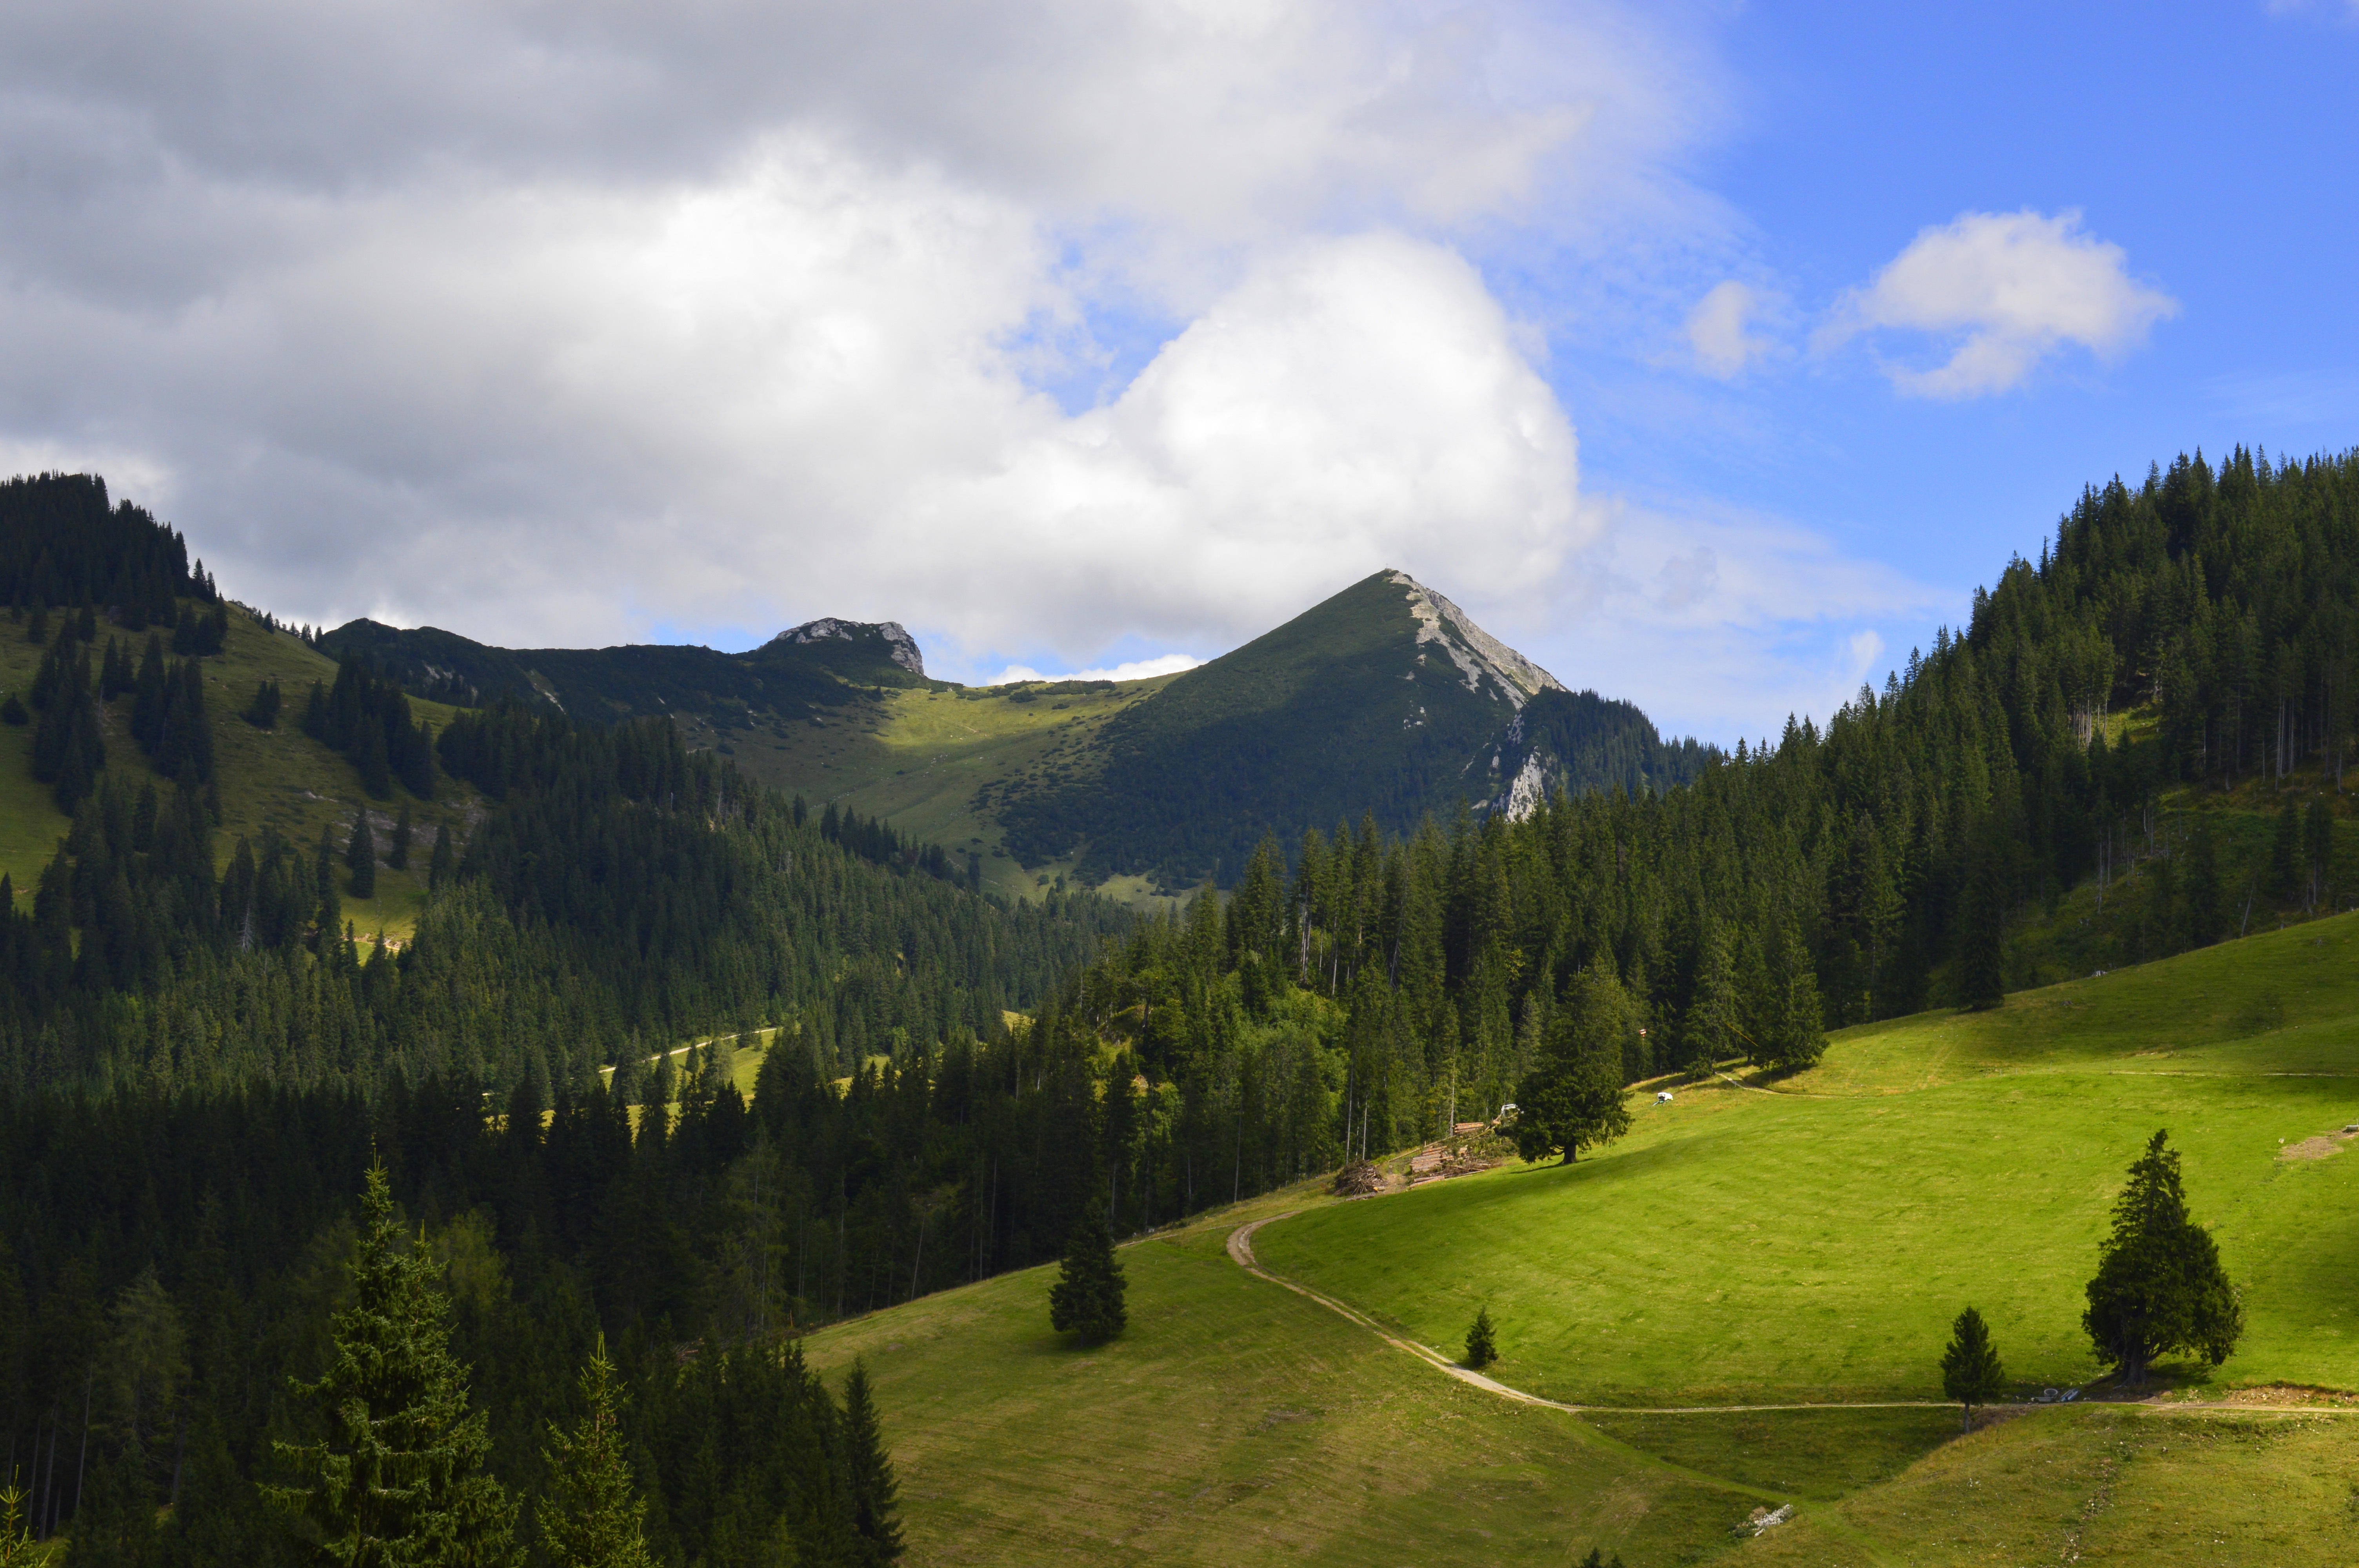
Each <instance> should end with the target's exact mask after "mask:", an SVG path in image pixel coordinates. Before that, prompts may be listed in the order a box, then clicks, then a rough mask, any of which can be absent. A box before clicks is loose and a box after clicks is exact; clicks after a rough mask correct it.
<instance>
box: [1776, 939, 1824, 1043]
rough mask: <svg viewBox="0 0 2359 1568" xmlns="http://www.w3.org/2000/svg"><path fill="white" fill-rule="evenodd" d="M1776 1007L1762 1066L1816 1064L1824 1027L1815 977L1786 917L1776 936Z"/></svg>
mask: <svg viewBox="0 0 2359 1568" xmlns="http://www.w3.org/2000/svg"><path fill="white" fill-rule="evenodd" d="M1776 994H1777V1012H1776V1014H1775V1017H1774V1022H1772V1024H1771V1027H1770V1031H1769V1036H1768V1038H1767V1040H1765V1041H1764V1042H1763V1044H1764V1045H1765V1046H1766V1047H1767V1053H1766V1054H1767V1060H1766V1061H1765V1062H1764V1063H1763V1065H1765V1066H1771V1067H1776V1068H1777V1069H1779V1070H1780V1071H1783V1072H1789V1073H1790V1072H1799V1071H1800V1070H1801V1069H1802V1068H1804V1067H1813V1066H1816V1065H1818V1061H1819V1058H1820V1057H1821V1056H1823V1055H1825V1054H1826V1051H1827V1031H1826V1020H1825V1016H1824V1014H1823V1013H1822V1012H1821V1011H1820V1002H1819V977H1818V973H1817V971H1816V970H1815V969H1814V968H1811V965H1810V949H1809V948H1808V947H1806V946H1803V944H1802V934H1801V932H1800V931H1799V930H1798V929H1796V927H1795V925H1794V922H1793V921H1792V920H1791V919H1788V921H1787V922H1786V923H1785V924H1784V925H1783V926H1781V927H1780V928H1779V931H1778V936H1777V993H1776Z"/></svg>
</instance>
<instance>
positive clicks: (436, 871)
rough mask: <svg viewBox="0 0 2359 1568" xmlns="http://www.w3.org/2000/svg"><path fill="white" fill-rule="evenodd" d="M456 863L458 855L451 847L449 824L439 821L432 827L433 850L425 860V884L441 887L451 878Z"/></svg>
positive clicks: (432, 887) (455, 868)
mask: <svg viewBox="0 0 2359 1568" xmlns="http://www.w3.org/2000/svg"><path fill="white" fill-rule="evenodd" d="M458 865H459V858H458V855H457V853H456V852H455V851H454V850H453V849H451V825H450V824H449V823H447V822H444V823H440V824H439V825H437V826H436V827H435V829H434V852H433V854H431V855H430V856H429V857H428V858H427V861H426V885H427V886H428V887H429V889H435V888H440V887H441V886H442V884H443V883H445V882H447V881H450V880H451V872H452V871H456V870H458Z"/></svg>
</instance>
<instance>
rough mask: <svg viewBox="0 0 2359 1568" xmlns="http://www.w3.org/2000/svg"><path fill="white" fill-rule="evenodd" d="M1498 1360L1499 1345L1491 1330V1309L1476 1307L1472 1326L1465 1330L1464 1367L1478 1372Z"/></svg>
mask: <svg viewBox="0 0 2359 1568" xmlns="http://www.w3.org/2000/svg"><path fill="white" fill-rule="evenodd" d="M1498 1358H1499V1343H1498V1339H1497V1337H1496V1336H1495V1334H1494V1333H1493V1332H1492V1328H1491V1309H1490V1308H1489V1307H1476V1308H1475V1309H1474V1322H1473V1325H1472V1326H1471V1327H1469V1328H1468V1329H1467V1330H1466V1365H1467V1366H1468V1367H1470V1368H1473V1369H1474V1370H1475V1371H1477V1372H1479V1371H1481V1370H1482V1369H1483V1368H1485V1367H1488V1366H1489V1365H1490V1364H1491V1363H1492V1362H1494V1361H1496V1360H1497V1359H1498Z"/></svg>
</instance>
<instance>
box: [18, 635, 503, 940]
mask: <svg viewBox="0 0 2359 1568" xmlns="http://www.w3.org/2000/svg"><path fill="white" fill-rule="evenodd" d="M114 634H115V635H117V636H122V635H124V633H119V632H117V633H114ZM106 635H107V633H106V632H105V631H104V630H102V631H101V633H100V635H99V641H98V643H97V646H98V647H100V648H103V647H104V646H105V639H106ZM145 644H146V637H145V635H144V634H142V635H141V636H139V637H138V638H136V639H134V640H133V646H134V648H135V651H136V648H138V647H143V646H145ZM40 655H41V650H40V649H38V648H37V647H35V646H33V645H32V644H31V643H27V641H26V640H25V628H24V623H23V622H20V621H14V620H9V619H6V618H0V690H16V691H22V690H23V689H24V688H25V687H27V685H29V684H30V682H31V679H32V676H33V671H34V668H35V666H36V665H38V664H39V662H40ZM203 663H204V670H205V703H206V717H207V719H209V721H210V722H211V724H212V733H213V758H214V766H215V768H216V770H217V772H218V777H219V781H220V791H221V801H222V811H223V828H222V832H221V835H220V837H219V838H218V839H217V840H216V842H215V846H214V848H215V851H216V854H217V856H218V858H219V860H220V861H221V863H222V864H223V865H227V864H228V862H229V858H230V856H231V855H232V853H234V850H235V849H236V845H237V839H238V837H239V835H241V834H244V835H247V836H254V835H258V834H259V833H260V832H261V831H262V829H263V827H264V826H265V825H266V824H267V825H271V826H275V827H277V829H278V831H279V832H281V833H283V834H285V835H286V836H287V837H288V838H290V839H293V840H295V841H296V842H298V843H299V844H301V845H302V846H303V848H304V849H305V850H306V851H307V852H308V851H309V850H310V849H312V848H313V847H314V846H315V845H317V843H318V842H319V838H320V830H321V827H326V826H330V825H332V826H333V827H334V830H335V833H336V837H337V840H338V843H339V844H340V845H341V843H342V840H343V838H345V837H346V836H348V835H349V834H350V832H351V830H352V821H353V812H354V811H355V810H356V809H357V808H358V807H359V806H360V804H361V803H362V801H363V800H364V795H363V792H362V789H361V781H360V773H359V770H358V769H357V768H355V767H354V766H353V763H352V762H350V761H348V760H347V759H346V758H344V757H342V756H341V755H339V754H337V753H336V752H331V751H329V750H328V749H327V748H326V747H324V746H322V745H321V744H320V743H319V742H318V741H314V740H312V739H311V738H310V736H308V735H306V734H304V733H303V731H302V730H301V729H300V728H299V721H300V719H301V714H302V704H303V697H304V695H305V694H306V693H308V692H309V691H310V686H311V683H312V682H313V681H315V680H332V679H333V678H334V676H335V666H334V665H332V664H331V663H330V662H329V661H328V660H327V659H325V658H323V657H321V655H320V654H317V653H315V652H313V651H312V650H311V649H310V648H309V647H306V646H305V645H304V644H303V643H301V642H300V641H299V640H298V639H297V638H295V637H293V636H290V635H288V633H283V632H273V631H271V630H269V629H268V628H267V627H266V626H264V625H263V624H262V623H261V622H258V621H256V620H255V619H254V618H253V617H252V616H251V615H249V614H247V613H246V612H245V611H244V610H242V609H239V608H238V607H236V606H234V605H233V606H232V607H231V610H230V633H229V640H228V643H227V645H226V647H225V649H224V650H223V653H222V654H220V655H219V656H218V657H214V658H209V659H206V660H205V661H203ZM265 678H274V679H276V680H277V682H278V684H279V688H280V690H281V692H282V693H283V694H284V697H285V701H286V708H287V710H286V711H285V712H283V713H281V714H280V716H279V720H278V727H277V729H275V730H257V729H255V727H254V726H253V725H251V724H248V723H247V722H246V721H245V719H244V718H243V717H242V715H243V713H244V711H245V708H246V705H247V704H248V702H250V701H251V700H252V698H253V696H254V691H255V687H256V686H257V685H258V684H259V683H260V682H261V681H262V680H264V679H265ZM130 706H131V698H130V697H129V696H128V695H125V696H124V697H117V698H116V699H115V701H114V703H113V704H112V705H111V706H110V711H109V712H108V715H107V748H106V753H107V764H106V765H107V772H108V773H125V774H129V775H131V776H133V777H136V778H149V777H153V776H154V774H153V772H152V770H150V769H149V768H148V766H147V759H146V758H145V757H144V756H142V755H141V753H140V751H139V748H138V747H137V746H136V744H134V743H133V742H132V741H131V740H130V737H129V733H128V716H129V713H130ZM410 708H411V710H412V711H413V712H414V713H417V714H418V715H419V716H420V717H421V718H423V719H426V721H427V722H428V723H429V724H431V725H433V726H434V727H435V728H436V729H437V730H440V728H441V727H442V726H443V725H444V724H446V723H448V722H449V720H450V718H451V713H452V712H453V711H454V710H453V709H451V708H448V707H445V706H443V705H441V704H440V703H430V702H420V701H418V700H417V699H415V698H413V699H412V700H411V703H410ZM32 738H33V731H32V730H31V728H30V727H27V728H24V729H16V728H12V727H9V726H5V725H0V871H6V872H7V873H8V874H9V875H10V876H11V877H13V878H14V879H15V882H16V892H17V894H18V896H19V897H20V898H23V899H29V898H30V896H31V892H32V888H33V885H34V883H35V882H37V881H38V880H39V877H40V873H41V868H42V867H43V866H44V865H46V864H47V863H48V862H49V858H50V856H52V855H53V854H55V853H56V852H57V846H58V840H59V838H61V837H62V836H63V835H64V833H65V831H66V829H67V827H69V826H71V824H70V823H69V821H68V819H67V818H66V817H65V816H63V815H62V814H60V812H59V811H58V809H57V806H56V805H55V803H54V802H52V801H51V799H50V797H49V788H48V786H46V785H44V784H37V783H35V782H34V780H33V776H32V771H31V765H30V757H31V752H32ZM368 807H369V812H370V820H371V822H372V824H373V825H374V828H375V834H376V840H377V847H378V852H379V854H380V855H382V854H383V853H384V850H385V849H386V840H387V838H388V836H389V835H390V834H391V832H392V829H393V823H394V816H395V813H396V812H397V811H398V810H399V809H400V806H399V803H398V801H393V800H387V801H370V802H368ZM412 810H413V812H414V814H415V823H414V827H413V831H414V832H415V833H416V835H417V839H418V844H417V851H416V858H415V859H414V860H413V861H412V868H413V869H412V871H409V872H401V871H391V870H388V869H385V868H382V867H381V868H380V869H379V871H378V872H377V885H376V896H375V898H373V899H353V898H351V897H349V896H347V898H346V900H345V903H344V914H345V917H346V918H347V919H349V920H350V921H351V922H352V923H353V927H354V928H355V929H356V930H357V931H358V932H360V933H361V934H362V935H371V934H374V933H376V932H379V931H382V932H383V933H384V934H385V935H387V936H392V937H406V936H408V934H409V933H410V931H411V930H412V929H414V928H415V926H416V925H417V921H418V911H419V907H420V905H421V904H422V903H423V902H424V897H425V881H424V875H425V869H426V854H427V852H428V851H429V850H430V849H432V848H433V843H434V829H435V827H436V825H437V824H438V823H440V822H446V821H447V822H449V823H451V825H452V832H453V834H454V835H456V836H458V837H460V838H464V830H465V827H466V826H467V824H468V823H469V822H471V821H472V820H473V819H474V818H475V817H477V816H480V815H481V812H482V808H481V804H480V802H478V801H477V800H476V799H475V798H474V795H473V791H472V790H470V789H469V788H468V787H467V786H465V785H463V784H457V783H454V782H453V781H451V780H450V779H447V778H446V779H443V780H442V781H441V785H440V798H438V799H436V800H434V801H431V802H424V803H413V806H412Z"/></svg>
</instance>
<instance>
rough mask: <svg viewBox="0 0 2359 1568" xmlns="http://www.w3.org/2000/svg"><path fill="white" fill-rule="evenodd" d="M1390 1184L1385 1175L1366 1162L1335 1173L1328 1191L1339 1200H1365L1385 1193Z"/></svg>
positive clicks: (1347, 1166)
mask: <svg viewBox="0 0 2359 1568" xmlns="http://www.w3.org/2000/svg"><path fill="white" fill-rule="evenodd" d="M1386 1185H1387V1183H1386V1181H1385V1173H1383V1172H1382V1171H1379V1170H1377V1169H1376V1168H1375V1165H1373V1164H1371V1163H1369V1162H1367V1161H1365V1160H1362V1161H1360V1162H1357V1163H1356V1164H1351V1165H1346V1166H1344V1167H1343V1169H1342V1170H1340V1171H1338V1172H1336V1173H1335V1180H1334V1181H1333V1182H1332V1184H1330V1186H1329V1188H1328V1190H1329V1191H1331V1192H1332V1193H1333V1194H1334V1195H1336V1196H1337V1197H1339V1198H1364V1197H1366V1196H1368V1195H1370V1194H1372V1193H1380V1192H1383V1191H1384V1190H1385V1188H1386Z"/></svg>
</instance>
